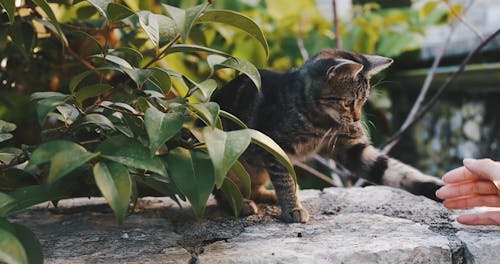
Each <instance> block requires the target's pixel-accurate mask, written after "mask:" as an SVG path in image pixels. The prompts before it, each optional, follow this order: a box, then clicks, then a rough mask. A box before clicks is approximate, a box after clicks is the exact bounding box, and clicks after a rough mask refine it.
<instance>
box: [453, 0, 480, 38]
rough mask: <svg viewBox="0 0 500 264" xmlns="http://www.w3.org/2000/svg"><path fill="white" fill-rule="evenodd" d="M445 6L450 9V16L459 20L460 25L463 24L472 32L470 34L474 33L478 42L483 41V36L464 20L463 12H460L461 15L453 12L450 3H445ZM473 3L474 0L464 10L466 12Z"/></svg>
mask: <svg viewBox="0 0 500 264" xmlns="http://www.w3.org/2000/svg"><path fill="white" fill-rule="evenodd" d="M445 2H446V4H447V5H448V7H449V8H450V12H451V14H452V15H454V16H455V17H456V18H457V19H458V20H460V22H462V24H464V25H465V26H466V27H467V28H468V29H469V30H470V31H472V33H474V34H475V35H476V36H477V37H478V38H479V39H480V40H484V36H483V34H481V32H479V31H478V30H477V29H476V28H475V27H474V26H473V25H471V24H470V23H469V22H467V20H465V19H464V18H463V14H464V13H465V12H462V13H461V14H459V13H457V11H456V10H455V8H453V6H451V3H450V1H445ZM474 2H475V0H472V1H471V2H470V4H469V6H468V7H467V8H466V10H467V9H468V8H469V7H470V6H471V5H472V4H473V3H474Z"/></svg>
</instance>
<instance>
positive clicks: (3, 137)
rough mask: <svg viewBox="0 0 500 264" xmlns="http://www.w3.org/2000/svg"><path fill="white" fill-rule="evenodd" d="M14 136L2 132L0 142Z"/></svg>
mask: <svg viewBox="0 0 500 264" xmlns="http://www.w3.org/2000/svg"><path fill="white" fill-rule="evenodd" d="M13 137H14V136H13V135H12V134H9V133H2V134H0V142H4V141H7V140H9V139H11V138H13Z"/></svg>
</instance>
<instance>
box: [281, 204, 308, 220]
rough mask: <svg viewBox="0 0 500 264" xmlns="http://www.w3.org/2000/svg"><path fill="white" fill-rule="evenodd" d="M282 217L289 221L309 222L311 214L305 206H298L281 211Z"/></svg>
mask: <svg viewBox="0 0 500 264" xmlns="http://www.w3.org/2000/svg"><path fill="white" fill-rule="evenodd" d="M281 219H283V221H285V222H287V223H303V224H304V223H307V221H309V214H308V213H307V211H306V210H305V209H304V208H300V207H296V208H293V209H292V210H290V211H284V212H282V213H281Z"/></svg>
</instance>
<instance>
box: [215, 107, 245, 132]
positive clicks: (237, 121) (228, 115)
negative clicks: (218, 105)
mask: <svg viewBox="0 0 500 264" xmlns="http://www.w3.org/2000/svg"><path fill="white" fill-rule="evenodd" d="M219 115H220V116H222V117H224V118H227V119H229V120H231V121H233V123H235V124H237V125H238V126H240V127H241V128H248V127H247V125H246V124H245V123H243V121H241V120H240V119H239V118H238V117H236V116H234V115H233V114H231V113H229V112H226V111H224V110H222V109H221V110H220V111H219Z"/></svg>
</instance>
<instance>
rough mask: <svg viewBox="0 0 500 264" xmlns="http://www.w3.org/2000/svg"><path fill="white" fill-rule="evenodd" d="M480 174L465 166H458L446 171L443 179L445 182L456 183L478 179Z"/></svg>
mask: <svg viewBox="0 0 500 264" xmlns="http://www.w3.org/2000/svg"><path fill="white" fill-rule="evenodd" d="M480 177H481V176H480V175H478V174H475V173H472V172H471V171H470V170H468V169H466V168H465V167H458V168H456V169H453V170H451V171H449V172H447V173H446V174H445V175H444V176H443V181H444V182H445V183H448V184H451V183H458V182H466V181H475V180H478V179H480Z"/></svg>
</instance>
